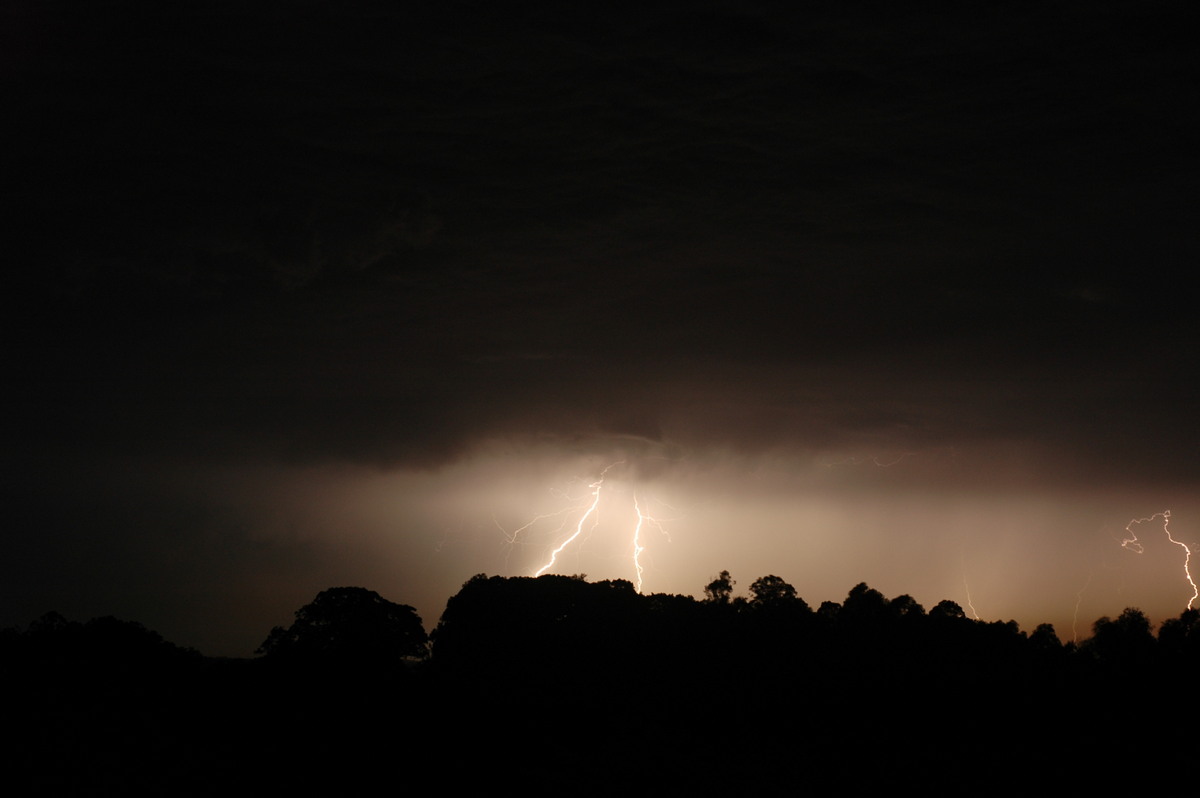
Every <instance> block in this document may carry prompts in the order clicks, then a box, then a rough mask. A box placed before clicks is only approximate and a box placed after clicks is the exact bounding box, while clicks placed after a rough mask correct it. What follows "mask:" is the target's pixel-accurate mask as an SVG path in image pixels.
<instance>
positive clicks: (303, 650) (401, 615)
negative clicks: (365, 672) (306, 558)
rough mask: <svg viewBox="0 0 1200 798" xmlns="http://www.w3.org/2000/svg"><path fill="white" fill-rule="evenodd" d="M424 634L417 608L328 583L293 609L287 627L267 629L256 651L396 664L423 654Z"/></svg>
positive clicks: (279, 655) (295, 657) (276, 655)
mask: <svg viewBox="0 0 1200 798" xmlns="http://www.w3.org/2000/svg"><path fill="white" fill-rule="evenodd" d="M427 643H428V637H427V636H426V634H425V628H424V626H422V624H421V618H420V616H418V615H417V611H416V610H415V609H413V608H412V607H410V606H408V605H407V604H394V603H392V602H390V601H387V600H386V599H384V598H382V597H381V596H380V595H379V594H378V593H376V592H375V591H373V590H367V589H366V588H362V587H334V588H330V589H328V590H323V591H321V592H320V593H318V594H317V597H316V598H315V599H313V601H312V603H311V604H306V605H304V606H303V607H301V608H300V609H298V610H296V621H295V623H293V624H292V625H291V626H290V627H288V628H287V629H284V628H283V627H280V626H276V627H275V628H274V629H272V630H271V634H270V635H269V636H268V637H267V639H266V640H265V641H263V644H262V645H261V646H260V647H259V649H258V653H260V654H264V655H266V656H267V657H268V658H271V659H275V660H310V661H312V660H326V661H339V662H375V663H380V664H383V663H398V662H400V661H401V660H402V659H403V658H405V657H423V656H425V654H426V651H427Z"/></svg>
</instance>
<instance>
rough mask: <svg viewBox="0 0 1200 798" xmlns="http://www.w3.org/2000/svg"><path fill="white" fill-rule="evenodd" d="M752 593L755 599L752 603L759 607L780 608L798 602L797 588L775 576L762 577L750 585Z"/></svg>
mask: <svg viewBox="0 0 1200 798" xmlns="http://www.w3.org/2000/svg"><path fill="white" fill-rule="evenodd" d="M750 593H751V595H752V596H754V598H752V599H751V600H750V603H751V604H753V605H755V606H759V607H767V606H779V605H784V604H787V603H788V602H791V601H795V600H796V588H794V587H792V586H791V585H789V584H788V583H787V582H785V581H783V579H781V578H780V577H778V576H775V575H773V574H770V575H767V576H760V577H759V578H758V579H755V580H754V583H753V584H751V585H750Z"/></svg>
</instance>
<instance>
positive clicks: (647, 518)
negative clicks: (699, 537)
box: [633, 493, 671, 593]
mask: <svg viewBox="0 0 1200 798" xmlns="http://www.w3.org/2000/svg"><path fill="white" fill-rule="evenodd" d="M633 509H634V511H635V512H636V513H637V517H638V520H637V526H636V527H634V529H633V568H634V571H635V572H636V573H637V583H636V587H637V592H639V593H641V592H642V560H641V556H642V552H643V551H645V550H646V548H645V547H644V546H643V545H642V527H643V526H645V525H646V524H653V525H654V526H655V527H657V528H658V531H659V532H661V533H662V534H663V535H664V536H665V537H666V538H667V540H668V541H669V540H670V539H671V536H670V535H669V534H667V530H666V528H665V527H663V525H662V522H661V521H659V520H658V519H657V518H655V517H654V516H652V515H649V514H648V513H646V511H645V510H643V509H642V506H641V504H639V503H638V498H637V494H636V493H635V494H633Z"/></svg>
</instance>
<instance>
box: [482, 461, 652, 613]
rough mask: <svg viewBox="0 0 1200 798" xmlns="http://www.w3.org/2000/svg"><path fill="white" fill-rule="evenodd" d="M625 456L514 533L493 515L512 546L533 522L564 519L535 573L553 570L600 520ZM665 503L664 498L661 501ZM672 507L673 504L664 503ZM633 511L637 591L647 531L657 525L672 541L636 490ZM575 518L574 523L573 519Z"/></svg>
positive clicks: (540, 573) (554, 533)
mask: <svg viewBox="0 0 1200 798" xmlns="http://www.w3.org/2000/svg"><path fill="white" fill-rule="evenodd" d="M624 464H625V461H624V460H618V461H616V462H614V463H610V464H609V465H607V466H606V467H605V468H604V469H603V470H602V471H601V472H600V475H599V476H598V477H596V479H595V480H594V481H592V482H591V483H590V484H589V485H588V492H587V493H586V494H585V495H584V496H582V497H570V496H567V495H566V494H565V493H562V492H561V491H556V493H560V494H561V495H562V497H563V498H565V499H566V500H567V501H568V502H569V504H567V506H565V507H563V508H562V509H560V510H556V511H555V512H551V513H543V514H541V515H537V516H535V517H534V518H532V519H531V520H530V521H528V522H527V523H525V524H524V525H522V526H520V527H518V528H516V529H514V530H513V531H512V532H511V533H510V532H509V531H508V530H506V529H505V528H504V527H503V526H502V525H501V524H500V522H499V521H498V520H496V518H495V517H494V516H493V518H492V521H493V523H495V524H496V526H497V527H498V528H499V529H500V531H501V532H503V533H504V536H505V540H506V542H507V544H508V545H509V547H510V551H511V547H512V546H514V545H515V544H516V543H517V542H518V540H520V538H521V537H522V536H523V534H524V533H526V531H527V530H529V529H530V528H531V527H533V526H534V525H536V524H538V523H539V522H541V521H545V520H547V519H562V523H561V524H560V525H559V526H558V528H557V529H555V530H554V532H552V533H551V534H552V535H554V536H555V537H561V538H562V540H561V542H560V543H559V544H558V545H557V546H555V547H554V549H553V550H552V551H551V552H550V554H549V556H548V557H547V558H546V560H545V562H543V564H542V565H541V567H540V568H538V569H537V570H536V571H534V573H533V575H534V576H535V577H537V576H541V575H542V574H545V573H548V572H551V571H552V570H553V569H554V567H555V566H556V565H557V563H558V559H559V556H560V555H561V554H562V553H563V552H564V551H566V550H567V549H568V548H569V547H570V546H571V545H572V544H574V543H575V542H576V541H577V540H579V538H581V537H585V535H586V533H589V532H591V531H592V530H594V529H595V528H596V527H597V526H598V525H599V523H600V520H599V515H600V505H601V499H602V498H603V495H604V492H605V487H606V485H605V482H606V480H607V479H608V476H609V472H610V471H611V470H612V469H614V468H616V467H617V466H620V465H624ZM658 503H659V504H663V503H662V502H658ZM664 506H667V507H670V505H664ZM633 511H634V514H635V515H636V518H637V521H636V523H635V524H634V529H633V535H632V540H631V546H630V550H631V559H632V565H633V572H634V582H635V587H636V589H637V591H638V592H639V593H640V592H641V591H642V584H643V577H644V575H645V566H644V564H643V562H642V554H643V553H644V552H645V551H646V544H645V535H646V532H647V530H648V529H651V528H653V529H657V530H658V532H660V533H661V534H662V535H663V536H665V537H666V538H667V540H668V541H670V539H671V536H670V534H668V532H667V530H666V527H665V526H664V524H663V521H662V520H660V519H659V518H656V517H655V516H653V515H651V513H650V512H649V509H648V502H647V499H646V497H645V496H639V495H638V493H637V492H636V491H634V492H633ZM572 519H574V523H572Z"/></svg>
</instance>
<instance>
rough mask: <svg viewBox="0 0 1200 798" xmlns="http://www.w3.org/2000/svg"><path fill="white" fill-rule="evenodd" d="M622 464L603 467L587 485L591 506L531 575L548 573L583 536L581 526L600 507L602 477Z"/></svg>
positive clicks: (593, 524)
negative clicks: (596, 476)
mask: <svg viewBox="0 0 1200 798" xmlns="http://www.w3.org/2000/svg"><path fill="white" fill-rule="evenodd" d="M623 462H625V461H624V460H618V461H617V462H615V463H611V464H610V465H607V466H605V468H604V470H603V471H601V472H600V476H599V478H597V479H596V481H595V482H593V483H592V484H591V485H588V487H589V488H591V489H592V503H591V505H589V506H588V508H587V512H585V513H584V514H583V515H581V516H579V523H577V524H576V525H575V531H574V532H573V533H572V534H571V536H570V537H569V538H567V539H566V540H564V541H563V542H562V543H560V544H558V547H557V548H556V549H554V551H552V552H550V559H549V560H547V561H546V564H545V565H543V566H542V567H541V568H539V569H537V571H535V572H534V574H533V575H534V576H541V575H542V574H544V573H546V571H549V570H550V569H551V568H553V567H554V563H555V562H556V561H557V560H558V555H559V554H562V551H563V549H565V548H566V547H567V546H570V545H571V544H572V543H574V542H575V539H576V538H578V537H579V536H580V535H582V534H583V525H584V524H585V523H587V520H588V519H589V518H591V517H592V516H593V515H595V514H596V508H597V507H598V506H599V505H600V491H601V490H603V489H604V477H605V476H607V475H608V471H609V469H611V468H612V467H613V466H616V465H620V464H621V463H623ZM530 523H533V522H532V521H531V522H530ZM528 527H529V524H526V525H525V526H524V527H521V528H522V529H526V528H528ZM595 528H596V523H595V522H593V523H592V529H595Z"/></svg>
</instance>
